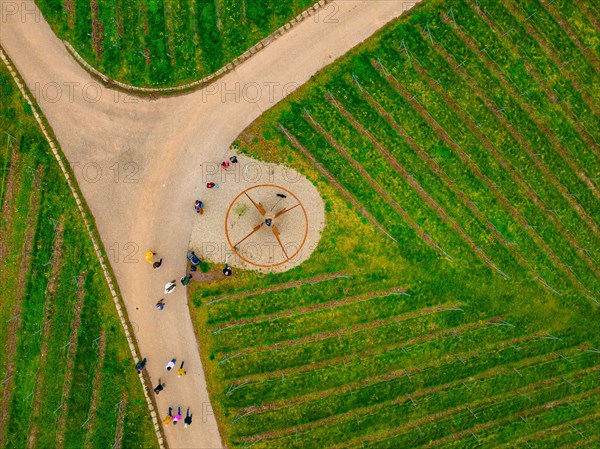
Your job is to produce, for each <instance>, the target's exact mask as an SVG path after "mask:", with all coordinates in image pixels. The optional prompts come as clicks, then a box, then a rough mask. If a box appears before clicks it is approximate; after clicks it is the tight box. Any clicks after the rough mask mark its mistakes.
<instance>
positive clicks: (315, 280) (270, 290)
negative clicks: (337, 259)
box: [205, 271, 350, 306]
mask: <svg viewBox="0 0 600 449" xmlns="http://www.w3.org/2000/svg"><path fill="white" fill-rule="evenodd" d="M344 277H350V273H348V272H347V271H340V272H338V273H331V274H320V275H318V276H315V277H314V278H309V279H301V280H299V281H291V282H286V283H283V284H278V285H274V286H272V287H267V288H263V289H260V290H251V291H245V292H241V293H234V294H232V295H227V296H219V297H214V296H213V297H212V298H207V300H206V303H205V304H206V305H207V306H208V305H210V304H214V303H216V302H220V301H224V300H230V299H242V298H247V297H249V296H257V295H262V294H265V293H273V292H278V291H281V290H287V289H290V288H295V287H300V286H301V285H306V284H311V285H312V284H318V283H320V282H325V281H329V280H332V279H339V278H344Z"/></svg>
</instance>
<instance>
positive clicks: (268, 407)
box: [236, 335, 589, 416]
mask: <svg viewBox="0 0 600 449" xmlns="http://www.w3.org/2000/svg"><path fill="white" fill-rule="evenodd" d="M536 337H537V335H529V336H527V337H517V338H513V339H512V340H506V341H503V342H501V343H500V344H498V345H497V346H495V347H494V351H493V353H492V350H491V349H490V350H489V351H487V352H486V353H485V354H483V353H481V352H480V351H479V350H473V351H467V352H461V353H460V354H451V353H448V354H445V355H444V356H443V357H441V358H439V357H438V358H436V360H435V363H433V364H430V365H426V366H424V367H421V366H417V367H413V368H407V369H401V370H394V371H390V372H387V373H384V374H381V375H378V376H373V377H367V378H365V379H363V380H361V381H357V382H352V383H349V384H345V385H343V386H341V387H336V388H330V389H328V390H320V391H318V392H316V393H309V394H305V395H303V396H296V397H294V398H292V399H288V400H284V401H279V402H268V403H265V404H262V405H261V406H260V407H258V406H256V405H253V406H251V407H244V408H240V409H237V410H236V412H237V414H238V415H243V416H249V415H258V414H261V413H264V412H268V411H273V410H280V409H285V408H289V407H292V406H295V405H298V404H302V403H306V402H310V401H313V400H322V399H324V398H326V397H329V396H334V395H340V394H344V393H347V392H350V391H352V390H353V389H359V388H366V387H369V386H371V385H374V384H377V383H380V382H387V381H391V380H394V379H398V378H400V377H404V376H407V377H412V376H418V374H419V373H422V372H424V371H429V370H433V369H436V368H441V367H442V366H444V365H446V364H448V362H451V361H456V360H457V359H458V360H466V359H470V358H476V357H485V356H487V355H489V354H496V353H497V352H499V351H502V350H503V349H505V348H506V347H509V346H515V345H517V344H519V343H521V344H522V343H525V342H528V341H532V340H535V339H536ZM586 347H589V345H579V346H577V347H575V348H574V349H572V350H570V351H563V355H565V354H567V355H569V354H571V352H572V353H575V352H577V351H581V350H582V349H584V348H586ZM575 349H576V350H577V351H575ZM558 357H559V356H558V355H550V356H549V355H547V354H545V355H542V356H537V357H531V358H529V359H525V360H521V361H519V362H517V363H513V364H510V365H508V364H507V365H503V366H501V367H496V368H492V369H491V370H490V371H492V370H496V371H498V372H501V371H503V370H504V369H508V367H510V368H511V369H512V368H514V367H518V368H520V367H523V366H530V365H533V364H536V363H537V362H540V361H547V360H548V359H552V358H558ZM481 375H482V374H479V376H481ZM469 381H471V379H469Z"/></svg>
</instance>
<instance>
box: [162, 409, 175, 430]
mask: <svg viewBox="0 0 600 449" xmlns="http://www.w3.org/2000/svg"><path fill="white" fill-rule="evenodd" d="M172 421H173V409H172V408H171V407H169V413H168V414H167V416H165V419H163V424H164V425H165V426H168V425H169V424H171V422H172Z"/></svg>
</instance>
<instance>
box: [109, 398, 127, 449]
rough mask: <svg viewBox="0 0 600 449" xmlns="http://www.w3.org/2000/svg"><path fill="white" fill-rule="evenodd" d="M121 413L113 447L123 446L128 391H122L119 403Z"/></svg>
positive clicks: (118, 416)
mask: <svg viewBox="0 0 600 449" xmlns="http://www.w3.org/2000/svg"><path fill="white" fill-rule="evenodd" d="M117 406H118V408H119V413H118V415H117V428H116V430H115V444H113V446H112V447H113V449H121V448H122V447H123V424H124V423H125V409H126V407H127V391H125V390H123V391H122V392H121V402H119V404H118V405H117Z"/></svg>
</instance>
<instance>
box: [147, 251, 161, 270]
mask: <svg viewBox="0 0 600 449" xmlns="http://www.w3.org/2000/svg"><path fill="white" fill-rule="evenodd" d="M154 256H156V253H155V252H154V251H148V252H147V253H146V256H145V257H144V259H146V262H148V263H149V264H150V265H152V268H154V269H155V270H158V269H159V268H160V266H161V265H162V261H163V260H162V257H161V258H160V260H157V261H154Z"/></svg>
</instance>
